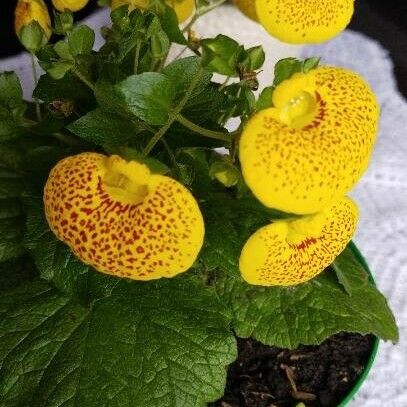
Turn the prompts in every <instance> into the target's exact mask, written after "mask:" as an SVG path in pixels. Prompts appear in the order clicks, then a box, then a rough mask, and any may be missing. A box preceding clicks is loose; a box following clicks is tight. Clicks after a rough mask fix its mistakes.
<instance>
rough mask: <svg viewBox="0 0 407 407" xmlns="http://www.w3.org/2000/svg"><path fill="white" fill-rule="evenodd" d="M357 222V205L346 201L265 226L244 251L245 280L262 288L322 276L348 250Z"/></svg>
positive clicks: (241, 268)
mask: <svg viewBox="0 0 407 407" xmlns="http://www.w3.org/2000/svg"><path fill="white" fill-rule="evenodd" d="M357 220H358V209H357V206H356V204H355V203H354V202H353V201H352V200H351V199H349V198H342V199H340V200H339V201H337V202H335V203H334V204H333V205H331V206H329V207H327V208H325V209H323V210H322V211H321V212H319V213H317V214H315V215H311V216H306V217H303V218H300V219H297V220H292V221H289V220H281V221H278V222H275V223H272V224H270V225H268V226H264V227H263V228H261V229H259V230H258V231H257V232H255V233H254V234H253V235H252V236H251V237H250V238H249V240H248V241H247V242H246V244H245V246H244V247H243V250H242V253H241V256H240V271H241V273H242V277H243V278H244V279H245V280H246V281H247V282H248V283H250V284H255V285H262V286H272V285H281V286H289V285H295V284H299V283H304V282H306V281H308V280H310V279H312V278H313V277H315V276H317V275H318V274H319V273H321V272H322V271H323V270H324V269H325V268H326V267H328V266H329V265H330V264H331V263H332V262H333V261H334V260H335V258H336V257H337V256H338V255H339V254H340V253H341V252H342V251H343V250H344V249H345V247H346V245H347V244H348V243H349V241H350V240H351V238H352V236H353V234H354V231H355V228H356V224H357Z"/></svg>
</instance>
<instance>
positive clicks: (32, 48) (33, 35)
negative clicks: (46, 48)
mask: <svg viewBox="0 0 407 407" xmlns="http://www.w3.org/2000/svg"><path fill="white" fill-rule="evenodd" d="M18 38H19V40H20V42H21V44H23V46H24V48H25V49H27V50H28V51H29V52H31V53H33V54H35V53H36V52H37V51H38V50H39V49H40V48H41V47H42V46H43V45H45V44H46V43H47V41H48V38H47V36H46V35H45V32H44V30H43V28H42V27H41V26H40V24H39V23H38V22H37V21H35V20H33V21H31V22H30V23H29V24H27V25H24V26H23V27H22V28H21V29H20V31H19V32H18Z"/></svg>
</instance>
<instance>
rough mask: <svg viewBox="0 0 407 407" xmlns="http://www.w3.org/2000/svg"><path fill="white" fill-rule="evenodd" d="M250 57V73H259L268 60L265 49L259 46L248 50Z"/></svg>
mask: <svg viewBox="0 0 407 407" xmlns="http://www.w3.org/2000/svg"><path fill="white" fill-rule="evenodd" d="M246 52H247V53H248V55H249V61H250V63H249V65H248V66H247V68H248V70H249V71H257V70H258V69H260V68H261V67H262V66H263V64H264V61H265V59H266V54H265V53H264V49H263V47H262V46H257V47H253V48H249V49H248V50H246Z"/></svg>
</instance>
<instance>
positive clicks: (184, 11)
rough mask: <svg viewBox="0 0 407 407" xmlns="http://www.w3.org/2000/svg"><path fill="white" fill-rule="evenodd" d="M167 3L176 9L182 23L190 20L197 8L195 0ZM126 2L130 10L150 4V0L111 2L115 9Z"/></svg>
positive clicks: (166, 1) (113, 0)
mask: <svg viewBox="0 0 407 407" xmlns="http://www.w3.org/2000/svg"><path fill="white" fill-rule="evenodd" d="M165 3H167V4H168V5H169V6H170V7H172V8H173V9H174V11H175V13H176V14H177V17H178V21H179V22H180V23H183V22H184V21H186V20H188V18H189V17H191V16H192V13H193V12H194V10H195V1H194V0H165ZM125 4H128V5H129V10H133V9H135V8H140V9H147V8H148V7H149V5H150V0H112V2H111V6H112V9H113V10H114V9H115V8H117V7H120V6H124V5H125Z"/></svg>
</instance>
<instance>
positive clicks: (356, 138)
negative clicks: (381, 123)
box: [239, 67, 379, 214]
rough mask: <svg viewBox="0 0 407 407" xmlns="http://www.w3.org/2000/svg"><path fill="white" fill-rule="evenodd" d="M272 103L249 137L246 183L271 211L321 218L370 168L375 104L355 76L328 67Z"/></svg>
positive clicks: (300, 79)
mask: <svg viewBox="0 0 407 407" xmlns="http://www.w3.org/2000/svg"><path fill="white" fill-rule="evenodd" d="M273 104H274V107H272V108H269V109H266V110H263V111H261V112H260V113H258V114H256V115H254V116H253V117H252V118H251V119H250V120H249V121H248V123H247V125H246V127H245V129H244V131H243V134H242V137H241V140H240V150H239V154H240V161H241V164H242V172H243V176H244V179H245V181H246V183H247V185H248V186H249V188H250V189H251V190H252V192H253V194H254V195H255V196H256V197H257V198H258V199H259V200H260V201H261V202H262V203H263V204H264V205H265V206H268V207H270V208H275V209H279V210H281V211H285V212H288V213H296V214H312V213H316V212H318V211H320V210H321V209H322V208H324V207H325V206H327V205H330V204H331V203H332V202H334V201H335V200H337V199H339V198H340V197H342V196H344V195H345V194H346V193H347V192H348V191H349V190H350V189H351V188H352V187H353V186H354V185H355V183H356V182H357V181H358V180H359V179H360V177H361V176H362V174H363V173H364V171H365V170H366V168H367V165H368V163H369V160H370V156H371V152H372V149H373V146H374V142H375V138H376V133H377V126H378V118H379V107H378V104H377V102H376V98H375V96H374V94H373V92H372V91H371V89H370V88H369V86H368V85H367V84H366V83H365V82H364V81H363V80H362V79H361V78H360V77H359V76H358V75H356V74H355V73H353V72H351V71H349V70H346V69H342V68H334V67H321V68H317V69H314V70H312V71H310V72H309V73H307V74H296V75H294V76H293V77H292V78H291V79H288V80H286V81H284V82H282V83H281V84H280V85H279V86H278V87H277V88H276V90H275V92H274V94H273Z"/></svg>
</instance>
